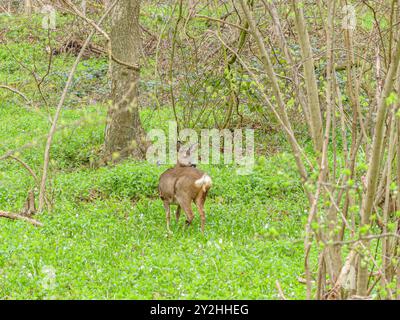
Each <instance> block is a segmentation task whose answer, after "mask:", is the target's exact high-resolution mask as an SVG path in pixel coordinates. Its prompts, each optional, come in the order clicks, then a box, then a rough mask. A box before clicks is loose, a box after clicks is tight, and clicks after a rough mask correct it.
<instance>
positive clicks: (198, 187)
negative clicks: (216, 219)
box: [158, 141, 212, 234]
mask: <svg viewBox="0 0 400 320" xmlns="http://www.w3.org/2000/svg"><path fill="white" fill-rule="evenodd" d="M196 148H197V144H194V145H191V146H190V147H189V148H187V150H183V148H181V142H179V141H178V143H177V152H178V157H177V158H178V159H177V163H176V165H175V166H174V167H172V168H169V169H167V170H166V171H165V172H164V173H162V174H161V176H160V180H159V184H158V191H159V195H160V198H161V200H162V201H163V205H164V209H165V213H166V220H167V230H168V232H171V230H170V220H171V209H170V205H177V209H176V212H175V217H176V222H179V217H180V214H181V209H183V211H184V212H185V215H186V227H189V226H190V225H191V224H192V221H193V219H194V214H193V210H192V202H194V203H195V205H196V207H197V209H198V211H199V214H200V219H201V232H202V233H203V234H204V228H205V223H206V215H205V212H204V203H205V201H206V197H207V193H208V191H209V190H210V188H211V185H212V180H211V177H210V176H209V175H208V174H207V173H205V172H203V171H201V170H199V169H197V168H196V164H195V163H194V161H193V152H194V151H195V149H196Z"/></svg>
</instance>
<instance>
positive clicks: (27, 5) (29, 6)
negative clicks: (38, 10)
mask: <svg viewBox="0 0 400 320" xmlns="http://www.w3.org/2000/svg"><path fill="white" fill-rule="evenodd" d="M25 14H26V15H28V16H30V15H31V14H32V0H25Z"/></svg>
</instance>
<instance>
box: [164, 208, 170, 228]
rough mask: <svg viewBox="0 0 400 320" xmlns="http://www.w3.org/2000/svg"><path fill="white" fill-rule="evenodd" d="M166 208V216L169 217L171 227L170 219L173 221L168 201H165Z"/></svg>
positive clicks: (168, 222)
mask: <svg viewBox="0 0 400 320" xmlns="http://www.w3.org/2000/svg"><path fill="white" fill-rule="evenodd" d="M164 209H165V216H166V218H167V229H168V231H169V230H170V229H169V225H170V221H171V209H170V207H169V203H168V202H167V201H164Z"/></svg>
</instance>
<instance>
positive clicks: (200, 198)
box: [195, 192, 206, 233]
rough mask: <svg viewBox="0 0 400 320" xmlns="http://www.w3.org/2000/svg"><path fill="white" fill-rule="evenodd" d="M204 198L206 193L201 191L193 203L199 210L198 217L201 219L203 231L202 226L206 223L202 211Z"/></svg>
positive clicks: (202, 230)
mask: <svg viewBox="0 0 400 320" xmlns="http://www.w3.org/2000/svg"><path fill="white" fill-rule="evenodd" d="M205 200H206V194H205V193H203V192H201V193H200V194H199V195H198V196H197V198H196V199H195V203H196V206H197V209H198V210H199V213H200V219H201V232H202V233H204V227H205V224H206V214H205V212H204V202H205Z"/></svg>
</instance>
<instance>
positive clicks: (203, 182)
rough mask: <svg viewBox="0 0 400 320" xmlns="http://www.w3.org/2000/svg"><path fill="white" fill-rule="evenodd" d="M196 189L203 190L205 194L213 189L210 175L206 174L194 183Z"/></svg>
mask: <svg viewBox="0 0 400 320" xmlns="http://www.w3.org/2000/svg"><path fill="white" fill-rule="evenodd" d="M194 184H195V186H196V187H199V188H202V189H203V191H204V192H206V191H207V190H208V189H210V188H211V185H212V180H211V178H210V176H209V175H207V174H204V175H203V176H202V177H201V178H200V179H197V180H196V181H195V182H194Z"/></svg>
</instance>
